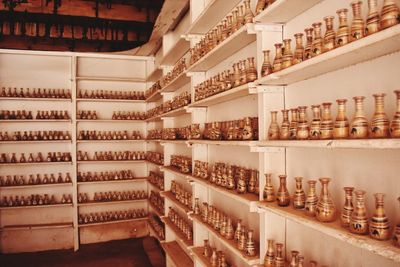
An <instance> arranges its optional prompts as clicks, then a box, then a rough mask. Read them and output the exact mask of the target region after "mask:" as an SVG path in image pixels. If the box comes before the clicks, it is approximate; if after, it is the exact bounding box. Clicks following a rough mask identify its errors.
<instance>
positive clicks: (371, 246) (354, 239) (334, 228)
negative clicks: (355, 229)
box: [258, 202, 400, 263]
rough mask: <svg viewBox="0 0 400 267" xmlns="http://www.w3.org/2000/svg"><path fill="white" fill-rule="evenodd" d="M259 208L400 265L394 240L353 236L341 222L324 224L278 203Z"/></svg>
mask: <svg viewBox="0 0 400 267" xmlns="http://www.w3.org/2000/svg"><path fill="white" fill-rule="evenodd" d="M258 206H259V207H260V208H261V209H265V210H267V211H270V212H273V213H275V214H277V215H280V216H282V217H284V218H286V219H288V220H291V221H294V222H297V223H300V224H302V225H304V226H307V227H309V228H312V229H314V230H317V231H319V232H322V233H323V234H325V235H328V236H331V237H333V238H336V239H338V240H340V241H342V242H345V243H348V244H351V245H353V246H355V247H359V248H361V249H363V250H366V251H369V252H372V253H374V254H377V255H380V256H382V257H384V258H386V259H389V260H392V261H394V262H398V263H400V248H396V247H395V246H394V245H393V243H392V240H388V241H378V240H374V239H372V238H370V237H368V236H362V235H356V234H352V233H350V232H349V231H348V229H344V228H342V227H341V226H340V220H336V221H335V222H331V223H322V222H319V221H317V220H316V219H315V218H312V217H309V216H307V215H306V214H305V213H304V211H303V210H295V209H293V208H292V207H279V206H278V204H277V203H266V202H260V203H259V204H258Z"/></svg>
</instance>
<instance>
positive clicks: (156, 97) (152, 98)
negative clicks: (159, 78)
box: [146, 90, 162, 102]
mask: <svg viewBox="0 0 400 267" xmlns="http://www.w3.org/2000/svg"><path fill="white" fill-rule="evenodd" d="M161 98H162V95H161V93H160V90H157V91H155V92H154V93H152V94H151V95H150V96H149V97H148V98H146V102H155V101H157V100H159V99H161Z"/></svg>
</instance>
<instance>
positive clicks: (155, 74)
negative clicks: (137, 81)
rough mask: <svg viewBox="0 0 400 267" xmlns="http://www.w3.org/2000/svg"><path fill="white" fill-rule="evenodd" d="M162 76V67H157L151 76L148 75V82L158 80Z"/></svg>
mask: <svg viewBox="0 0 400 267" xmlns="http://www.w3.org/2000/svg"><path fill="white" fill-rule="evenodd" d="M161 76H162V69H160V68H158V67H156V69H155V70H153V71H152V72H151V73H150V74H149V76H147V82H156V81H158V80H159V79H160V78H161Z"/></svg>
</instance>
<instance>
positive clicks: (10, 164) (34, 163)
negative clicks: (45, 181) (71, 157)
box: [0, 161, 72, 166]
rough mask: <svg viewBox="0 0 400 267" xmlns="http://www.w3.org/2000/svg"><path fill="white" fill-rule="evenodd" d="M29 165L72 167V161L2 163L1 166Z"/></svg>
mask: <svg viewBox="0 0 400 267" xmlns="http://www.w3.org/2000/svg"><path fill="white" fill-rule="evenodd" d="M29 165H72V162H71V161H60V162H47V161H43V162H25V163H0V166H29Z"/></svg>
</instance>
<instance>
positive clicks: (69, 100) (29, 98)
mask: <svg viewBox="0 0 400 267" xmlns="http://www.w3.org/2000/svg"><path fill="white" fill-rule="evenodd" d="M0 100H1V101H5V100H7V101H8V100H10V101H51V102H55V101H57V102H71V101H72V99H71V98H48V97H43V98H41V97H0Z"/></svg>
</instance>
